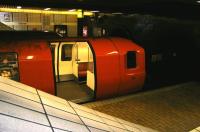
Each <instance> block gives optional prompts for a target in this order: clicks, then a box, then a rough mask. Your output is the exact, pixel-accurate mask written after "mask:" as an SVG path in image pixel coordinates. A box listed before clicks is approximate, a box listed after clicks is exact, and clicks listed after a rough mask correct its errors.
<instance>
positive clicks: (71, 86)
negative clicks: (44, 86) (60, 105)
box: [56, 81, 94, 103]
mask: <svg viewBox="0 0 200 132" xmlns="http://www.w3.org/2000/svg"><path fill="white" fill-rule="evenodd" d="M56 86H57V96H58V97H61V98H64V99H66V100H69V101H73V102H75V103H83V102H87V101H90V100H92V99H93V96H94V92H93V91H92V90H91V89H90V88H88V87H87V86H86V84H79V83H77V82H75V81H67V82H59V83H57V84H56Z"/></svg>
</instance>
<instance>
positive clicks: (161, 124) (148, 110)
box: [84, 82, 200, 132]
mask: <svg viewBox="0 0 200 132" xmlns="http://www.w3.org/2000/svg"><path fill="white" fill-rule="evenodd" d="M84 105H85V106H88V107H90V108H93V109H95V110H98V111H100V112H104V113H106V114H110V115H113V116H116V117H119V118H122V119H125V120H127V121H130V122H133V123H136V124H140V125H143V126H145V127H150V128H153V129H156V130H158V131H162V132H183V131H189V130H192V129H194V128H196V127H198V126H200V83H197V82H190V83H184V84H180V85H174V86H171V87H164V88H160V89H156V90H151V91H143V92H139V93H135V94H132V95H129V96H126V97H119V98H115V99H109V100H104V101H98V102H94V103H88V104H84Z"/></svg>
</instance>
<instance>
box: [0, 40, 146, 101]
mask: <svg viewBox="0 0 200 132" xmlns="http://www.w3.org/2000/svg"><path fill="white" fill-rule="evenodd" d="M0 75H1V76H4V77H7V78H11V79H13V80H17V81H20V82H22V83H25V84H27V85H30V86H33V87H36V88H38V89H40V90H43V91H45V92H48V93H50V94H53V95H57V96H60V97H62V98H65V99H68V100H71V101H74V102H77V103H80V102H85V101H90V100H93V99H101V98H107V97H113V96H118V95H122V94H126V93H130V92H133V91H136V90H139V89H141V88H142V87H143V85H144V81H145V53H144V50H143V48H141V47H139V46H138V45H136V44H134V43H133V42H132V41H130V40H127V39H122V38H85V39H80V38H70V39H56V40H51V41H49V40H46V39H44V40H38V39H35V40H16V41H11V40H10V41H3V42H0Z"/></svg>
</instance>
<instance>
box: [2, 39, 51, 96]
mask: <svg viewBox="0 0 200 132" xmlns="http://www.w3.org/2000/svg"><path fill="white" fill-rule="evenodd" d="M0 52H1V53H5V54H6V53H8V52H10V53H12V52H13V53H16V54H17V56H18V64H19V79H20V82H22V83H24V84H27V85H30V86H33V87H36V88H38V89H41V90H43V91H46V92H48V93H51V94H54V93H55V88H54V77H53V67H52V57H51V52H50V49H49V47H48V45H47V42H45V41H15V42H6V45H5V43H4V44H2V43H1V44H0Z"/></svg>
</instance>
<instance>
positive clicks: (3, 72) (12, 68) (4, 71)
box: [0, 53, 19, 81]
mask: <svg viewBox="0 0 200 132" xmlns="http://www.w3.org/2000/svg"><path fill="white" fill-rule="evenodd" d="M0 76H2V77H6V78H9V79H12V80H15V81H19V71H18V60H17V54H16V53H0Z"/></svg>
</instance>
